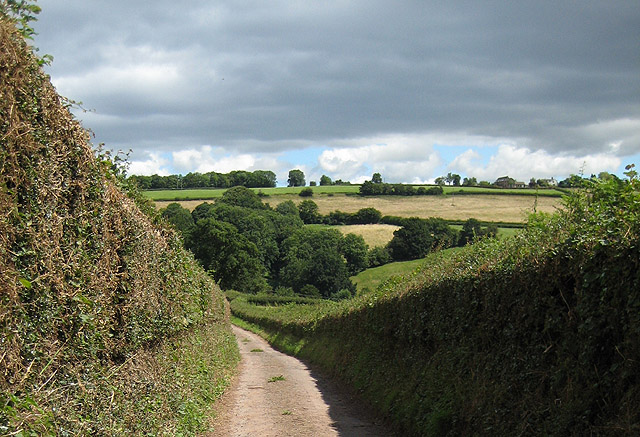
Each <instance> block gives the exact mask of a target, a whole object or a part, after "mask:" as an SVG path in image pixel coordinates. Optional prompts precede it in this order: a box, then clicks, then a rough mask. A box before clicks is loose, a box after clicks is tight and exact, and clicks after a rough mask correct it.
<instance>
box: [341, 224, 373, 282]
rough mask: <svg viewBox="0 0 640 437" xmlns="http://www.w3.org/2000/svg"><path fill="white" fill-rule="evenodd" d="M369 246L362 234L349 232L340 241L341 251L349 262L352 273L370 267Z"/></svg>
mask: <svg viewBox="0 0 640 437" xmlns="http://www.w3.org/2000/svg"><path fill="white" fill-rule="evenodd" d="M368 250H369V247H368V246H367V243H365V241H364V238H362V236H361V235H356V234H347V235H345V236H344V238H343V239H342V241H341V243H340V253H341V254H342V256H344V259H345V260H346V262H347V269H348V270H349V274H350V275H352V276H353V275H355V274H357V273H358V272H361V271H362V270H364V269H366V268H367V267H368V264H369V263H368V260H367V253H368Z"/></svg>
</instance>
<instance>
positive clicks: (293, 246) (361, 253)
mask: <svg viewBox="0 0 640 437" xmlns="http://www.w3.org/2000/svg"><path fill="white" fill-rule="evenodd" d="M161 215H162V216H163V217H164V218H166V219H167V220H168V221H169V222H170V223H172V224H173V225H174V226H175V227H176V228H177V229H178V230H179V231H180V232H181V233H182V235H183V239H184V244H185V246H186V247H187V248H188V249H190V250H191V251H192V252H193V254H194V256H195V257H196V259H197V260H198V261H199V262H200V263H201V264H202V265H203V267H204V268H205V269H207V270H208V271H209V273H210V274H211V275H212V276H213V278H214V279H215V280H216V281H217V282H218V283H219V284H220V286H221V287H222V288H224V289H234V290H238V291H243V292H249V293H260V292H273V293H276V294H280V295H301V296H311V297H322V298H334V299H338V298H346V297H350V296H352V295H353V294H354V292H355V286H354V284H353V283H352V281H351V280H350V279H349V278H350V276H353V275H355V274H357V273H358V272H360V271H362V270H364V269H366V268H369V267H375V266H379V265H383V264H386V263H388V262H391V261H399V260H409V259H417V258H422V257H424V256H425V255H426V254H427V253H429V252H431V251H433V250H439V249H445V248H448V247H452V246H456V245H464V244H467V243H469V242H472V241H473V240H474V239H475V238H478V237H481V236H485V235H495V230H494V231H491V230H488V229H487V228H483V227H482V226H480V223H479V222H477V221H473V219H472V220H471V221H468V222H467V223H465V226H464V227H463V229H462V231H460V232H458V231H456V230H455V229H453V228H451V227H450V226H448V225H447V223H446V222H445V221H444V220H442V219H436V218H430V219H420V218H411V219H402V220H403V222H402V227H401V228H400V229H398V230H397V231H396V232H395V233H394V237H393V239H392V240H391V241H390V242H389V244H388V245H386V246H384V247H374V248H369V247H368V245H367V244H366V243H365V241H364V239H363V238H362V237H361V236H358V235H355V234H347V235H343V234H342V233H341V232H340V231H338V230H336V229H331V228H322V227H312V226H305V225H308V224H331V225H335V224H369V223H379V222H380V221H382V220H383V219H384V217H382V214H381V213H380V212H379V211H378V210H376V209H375V208H363V209H361V210H359V211H357V212H355V213H345V212H340V211H334V212H332V213H329V214H327V215H326V216H323V215H321V214H319V213H318V207H317V205H316V204H315V202H313V201H312V200H304V201H302V202H300V204H299V205H296V204H295V203H294V202H293V201H290V200H289V201H286V202H283V203H280V204H279V205H277V206H276V207H275V208H272V207H271V206H270V205H268V204H265V203H263V202H262V200H261V199H260V197H259V196H258V195H257V194H255V193H254V192H253V191H251V190H249V189H248V188H246V187H242V186H238V187H233V188H230V189H229V190H227V191H226V192H225V193H224V194H223V196H222V197H221V198H220V199H217V200H216V202H215V203H208V202H203V203H202V204H200V205H198V206H197V207H196V208H195V209H194V210H193V211H191V212H190V211H189V210H187V209H186V208H184V207H182V206H181V205H180V204H178V203H172V204H169V205H168V206H167V208H165V209H163V210H161Z"/></svg>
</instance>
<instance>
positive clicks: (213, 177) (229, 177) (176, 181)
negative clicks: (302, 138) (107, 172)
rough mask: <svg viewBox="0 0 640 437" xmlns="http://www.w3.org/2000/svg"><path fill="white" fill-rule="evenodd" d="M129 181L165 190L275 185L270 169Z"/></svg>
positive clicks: (274, 177)
mask: <svg viewBox="0 0 640 437" xmlns="http://www.w3.org/2000/svg"><path fill="white" fill-rule="evenodd" d="M129 180H130V181H135V182H136V183H137V184H138V186H139V187H140V188H141V189H143V190H156V189H157V190H165V189H172V188H174V189H182V188H230V187H236V186H243V187H247V188H270V187H275V186H276V174H275V173H274V172H272V171H270V170H256V171H244V170H234V171H232V172H230V173H217V172H215V171H210V172H208V173H198V172H193V173H187V174H186V175H184V176H182V175H175V174H172V175H169V176H160V175H157V174H154V175H152V176H138V175H133V176H130V177H129Z"/></svg>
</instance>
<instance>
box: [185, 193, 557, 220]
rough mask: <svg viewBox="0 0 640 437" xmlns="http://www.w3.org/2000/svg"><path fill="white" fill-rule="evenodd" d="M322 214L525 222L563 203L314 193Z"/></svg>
mask: <svg viewBox="0 0 640 437" xmlns="http://www.w3.org/2000/svg"><path fill="white" fill-rule="evenodd" d="M286 200H293V201H294V202H295V203H299V202H300V201H301V200H302V198H301V197H299V196H295V195H294V196H291V195H286V196H274V197H271V198H267V199H265V201H266V202H268V203H269V204H271V206H276V205H277V204H278V203H280V202H284V201H286ZM311 200H313V201H314V202H315V203H316V204H317V205H318V210H319V212H320V214H328V213H330V212H332V211H336V210H339V211H344V212H356V211H358V210H359V209H361V208H369V207H371V208H376V209H377V210H379V211H380V212H381V213H382V215H383V216H384V215H394V216H399V217H422V218H427V217H440V218H443V219H446V220H467V219H469V218H475V219H478V220H481V221H489V222H514V223H523V222H525V221H526V219H527V216H528V214H529V213H531V212H532V211H533V209H534V205H536V204H537V207H536V209H537V211H538V212H548V213H553V212H555V211H556V209H557V208H558V207H560V206H561V203H562V201H561V199H560V198H557V197H539V198H537V199H536V198H535V197H531V196H500V195H487V194H483V195H477V196H474V195H464V196H453V197H451V196H422V197H403V196H380V197H360V196H345V195H334V196H326V195H325V196H314V197H312V198H311ZM194 207H195V205H194Z"/></svg>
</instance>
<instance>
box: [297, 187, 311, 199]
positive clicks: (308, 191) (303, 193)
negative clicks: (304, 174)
mask: <svg viewBox="0 0 640 437" xmlns="http://www.w3.org/2000/svg"><path fill="white" fill-rule="evenodd" d="M298 195H299V196H300V197H311V196H313V189H312V188H310V187H307V188H303V189H302V190H300V194H298Z"/></svg>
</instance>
